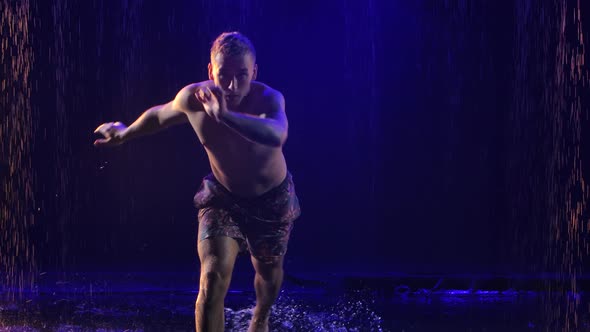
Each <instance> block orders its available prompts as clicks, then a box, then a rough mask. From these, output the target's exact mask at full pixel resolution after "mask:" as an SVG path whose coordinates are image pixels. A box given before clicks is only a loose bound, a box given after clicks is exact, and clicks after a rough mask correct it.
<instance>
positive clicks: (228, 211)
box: [194, 173, 301, 261]
mask: <svg viewBox="0 0 590 332" xmlns="http://www.w3.org/2000/svg"><path fill="white" fill-rule="evenodd" d="M194 202H195V206H196V207H197V208H198V209H199V234H200V235H199V241H202V240H204V239H207V238H211V237H216V236H229V237H231V238H234V239H236V240H237V241H238V243H239V245H240V251H246V250H249V251H250V254H251V255H252V256H254V257H256V258H257V259H259V260H262V261H267V260H270V259H273V258H276V257H280V256H283V255H285V253H286V252H287V244H288V242H289V235H290V233H291V229H292V228H293V222H294V221H295V219H297V218H298V217H299V215H300V214H301V209H300V207H299V200H298V198H297V195H296V194H295V185H294V184H293V178H292V176H291V174H290V173H287V176H286V177H285V180H284V181H283V182H282V183H281V184H280V185H278V186H277V187H275V188H273V189H271V190H270V191H268V192H266V193H264V194H262V195H261V196H258V197H255V198H242V197H237V196H236V195H234V194H232V193H231V192H229V191H228V190H227V189H226V188H225V187H224V186H223V185H221V183H219V181H217V179H215V177H214V176H213V174H209V175H207V176H206V177H205V178H204V179H203V182H202V184H201V187H200V188H199V191H198V192H197V194H196V195H195V198H194Z"/></svg>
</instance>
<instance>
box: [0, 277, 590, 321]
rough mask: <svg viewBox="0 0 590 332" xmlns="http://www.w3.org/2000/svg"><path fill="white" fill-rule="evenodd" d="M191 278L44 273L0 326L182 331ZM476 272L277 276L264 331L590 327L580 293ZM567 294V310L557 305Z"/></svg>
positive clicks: (235, 315) (246, 315) (229, 311)
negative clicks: (280, 279) (279, 281)
mask: <svg viewBox="0 0 590 332" xmlns="http://www.w3.org/2000/svg"><path fill="white" fill-rule="evenodd" d="M196 280H197V278H196V276H195V275H191V274H70V275H69V276H67V277H66V276H63V275H61V276H60V275H57V274H55V275H50V274H46V275H44V276H43V277H42V279H41V280H40V282H39V288H38V289H37V290H35V292H34V293H22V294H20V296H21V299H20V300H13V301H8V300H6V299H5V300H4V301H3V302H2V303H0V331H19V332H20V331H192V330H193V329H194V302H195V299H196V296H197V289H196V287H195V286H194V285H197V283H196ZM234 280H236V281H235V282H233V283H232V287H231V290H230V293H229V294H228V296H227V298H226V331H244V330H245V329H246V328H247V324H248V321H249V319H250V317H251V308H252V307H253V304H254V299H255V297H254V293H253V291H252V289H251V288H250V287H249V286H248V285H249V284H250V283H251V276H234ZM482 280H484V279H481V278H480V279H474V278H464V277H462V278H454V279H453V278H439V277H429V278H427V277H420V278H418V277H408V276H404V277H399V276H395V277H392V276H371V277H368V276H365V277H363V276H336V275H331V276H287V277H286V278H285V284H284V287H283V291H282V293H281V295H280V298H279V300H278V301H277V304H276V305H275V307H274V311H273V314H272V316H271V321H270V324H271V331H590V326H589V325H588V322H589V317H588V316H589V314H588V313H589V312H590V310H589V306H588V296H587V295H586V294H584V293H578V294H569V295H568V294H567V293H564V294H563V296H561V295H560V294H555V293H548V292H546V291H543V290H534V289H530V288H532V287H529V289H526V288H527V287H525V286H526V285H533V284H534V282H533V281H531V282H529V283H526V282H523V281H519V282H517V283H514V282H513V283H512V285H515V284H519V285H521V286H522V287H521V288H522V289H515V288H513V287H509V286H510V283H506V280H505V279H504V280H500V279H497V280H496V281H493V280H492V279H487V281H482ZM445 285H447V286H448V287H445ZM474 285H480V286H481V287H480V288H479V289H476V288H474V287H473V286H474ZM484 285H487V287H483V286H484ZM451 286H455V287H452V288H454V289H451ZM461 286H465V287H461ZM461 288H463V289H461ZM493 288H496V289H493ZM502 288H504V289H502ZM7 294H8V292H7V290H4V295H7ZM5 297H6V296H5ZM572 303H575V306H574V307H575V309H576V310H574V311H572V309H567V308H568V305H570V307H569V308H571V306H572ZM566 319H570V321H569V322H567V323H566V321H565V320H566ZM567 324H569V326H568V325H567ZM566 327H567V328H566Z"/></svg>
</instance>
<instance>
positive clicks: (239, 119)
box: [219, 91, 289, 147]
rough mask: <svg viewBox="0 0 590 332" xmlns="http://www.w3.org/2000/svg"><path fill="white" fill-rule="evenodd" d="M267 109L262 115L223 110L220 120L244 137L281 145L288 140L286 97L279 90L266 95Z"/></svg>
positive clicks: (274, 145) (261, 142)
mask: <svg viewBox="0 0 590 332" xmlns="http://www.w3.org/2000/svg"><path fill="white" fill-rule="evenodd" d="M263 104H264V106H263V107H265V110H264V113H262V114H261V115H260V116H255V115H251V114H244V113H238V112H234V111H231V110H225V111H223V112H221V114H220V118H219V121H220V122H221V123H223V124H225V125H226V126H228V127H230V128H231V129H233V130H234V131H236V132H237V133H238V134H240V135H241V136H243V137H244V138H246V139H248V140H250V141H253V142H256V143H259V144H263V145H268V146H272V147H281V146H283V144H284V143H285V141H286V140H287V133H288V127H289V125H288V121H287V115H286V113H285V98H284V97H283V95H282V94H281V93H280V92H278V91H273V92H272V93H269V94H268V95H267V96H265V100H264V103H263Z"/></svg>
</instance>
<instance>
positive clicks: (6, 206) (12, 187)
mask: <svg viewBox="0 0 590 332" xmlns="http://www.w3.org/2000/svg"><path fill="white" fill-rule="evenodd" d="M0 8H1V9H0V10H1V19H0V36H1V38H2V39H1V42H0V47H1V49H0V51H1V55H0V62H1V63H2V71H1V72H2V73H3V75H2V77H1V86H0V89H1V90H0V91H1V92H0V112H1V113H0V116H1V118H0V142H1V144H0V158H1V159H0V186H1V189H0V195H1V197H0V278H1V279H0V284H1V285H3V286H5V287H6V289H5V293H4V294H6V295H7V297H8V299H10V300H13V299H15V298H16V297H21V296H22V294H23V291H26V290H33V289H34V282H35V278H34V275H35V273H34V272H35V270H36V263H35V247H34V245H33V241H32V239H31V229H32V227H33V225H34V224H35V217H34V212H33V206H34V202H33V175H34V174H33V169H32V164H31V159H32V158H31V157H32V155H31V154H32V146H33V138H34V135H33V130H32V128H33V116H32V108H31V103H30V98H31V91H32V82H31V79H30V73H31V68H32V66H33V64H34V53H33V50H32V47H31V32H30V30H31V25H32V17H31V5H30V3H29V1H28V0H22V1H16V2H15V1H2V5H1V6H0Z"/></svg>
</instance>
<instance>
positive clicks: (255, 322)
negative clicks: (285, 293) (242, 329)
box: [248, 317, 268, 332]
mask: <svg viewBox="0 0 590 332" xmlns="http://www.w3.org/2000/svg"><path fill="white" fill-rule="evenodd" d="M248 332H268V317H267V318H266V319H262V318H258V317H252V320H251V321H250V327H248Z"/></svg>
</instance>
